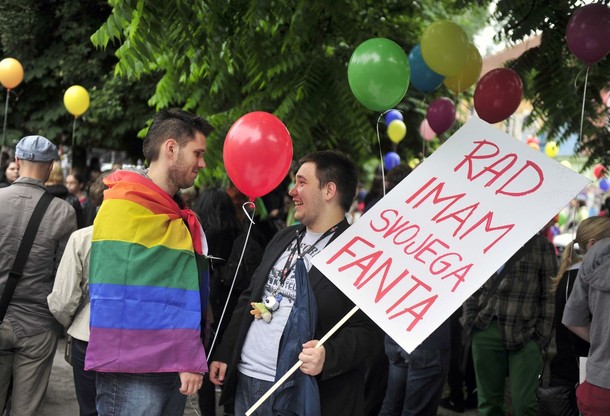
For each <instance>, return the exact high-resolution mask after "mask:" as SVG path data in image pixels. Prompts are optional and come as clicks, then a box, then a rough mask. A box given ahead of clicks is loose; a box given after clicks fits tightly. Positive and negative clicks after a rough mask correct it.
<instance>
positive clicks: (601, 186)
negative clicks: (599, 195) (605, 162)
mask: <svg viewBox="0 0 610 416" xmlns="http://www.w3.org/2000/svg"><path fill="white" fill-rule="evenodd" d="M599 189H601V190H602V191H604V192H606V191H607V190H608V189H610V183H608V179H606V178H601V179H600V180H599Z"/></svg>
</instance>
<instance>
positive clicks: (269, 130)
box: [222, 111, 292, 200]
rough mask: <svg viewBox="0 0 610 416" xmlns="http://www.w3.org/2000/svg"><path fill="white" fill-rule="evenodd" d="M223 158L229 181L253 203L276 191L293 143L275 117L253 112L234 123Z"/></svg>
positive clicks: (289, 157) (282, 176) (287, 167)
mask: <svg viewBox="0 0 610 416" xmlns="http://www.w3.org/2000/svg"><path fill="white" fill-rule="evenodd" d="M222 157H223V161H224V164H225V168H226V170H227V174H228V175H229V178H230V179H231V181H232V182H233V183H234V184H235V186H236V187H237V189H239V190H240V191H241V192H242V193H243V194H244V195H246V196H249V197H250V200H254V199H255V198H257V197H259V196H263V195H266V194H268V193H269V192H271V191H272V190H273V189H275V188H276V187H277V186H278V185H279V184H280V183H281V182H282V180H284V178H285V177H286V175H287V174H288V170H289V169H290V164H291V163H292V139H291V138H290V133H289V132H288V129H287V128H286V126H285V125H284V123H282V122H281V121H280V119H278V118H277V117H276V116H274V115H273V114H270V113H266V112H264V111H254V112H252V113H248V114H246V115H244V116H242V117H240V118H239V119H238V120H237V121H236V122H235V123H233V125H232V126H231V128H230V129H229V131H228V133H227V137H226V138H225V142H224V147H223V152H222Z"/></svg>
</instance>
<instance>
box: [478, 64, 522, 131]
mask: <svg viewBox="0 0 610 416" xmlns="http://www.w3.org/2000/svg"><path fill="white" fill-rule="evenodd" d="M522 98H523V82H522V81H521V78H520V77H519V74H517V73H516V72H515V71H513V70H512V69H510V68H496V69H493V70H491V71H489V72H488V73H487V74H485V75H483V77H482V78H481V79H480V80H479V82H477V88H476V89H475V90H474V109H475V110H476V111H477V114H478V115H479V117H480V118H481V119H483V120H485V121H486V122H488V123H490V124H494V123H499V122H500V121H502V120H505V119H506V118H508V117H509V116H510V115H511V114H512V113H514V112H515V111H516V110H517V108H518V107H519V104H520V103H521V99H522Z"/></svg>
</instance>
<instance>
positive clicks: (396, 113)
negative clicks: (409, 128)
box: [384, 110, 403, 126]
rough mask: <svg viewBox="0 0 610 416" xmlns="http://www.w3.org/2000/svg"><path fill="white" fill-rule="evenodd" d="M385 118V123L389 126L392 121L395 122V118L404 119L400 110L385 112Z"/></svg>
mask: <svg viewBox="0 0 610 416" xmlns="http://www.w3.org/2000/svg"><path fill="white" fill-rule="evenodd" d="M384 119H385V125H386V126H389V125H390V123H391V122H393V121H394V120H400V121H402V120H403V118H402V113H401V112H400V111H398V110H390V111H388V112H387V113H385V116H384Z"/></svg>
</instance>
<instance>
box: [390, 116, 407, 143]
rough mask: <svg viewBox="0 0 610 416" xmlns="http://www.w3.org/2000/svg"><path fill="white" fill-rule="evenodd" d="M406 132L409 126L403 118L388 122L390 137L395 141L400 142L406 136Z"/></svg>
mask: <svg viewBox="0 0 610 416" xmlns="http://www.w3.org/2000/svg"><path fill="white" fill-rule="evenodd" d="M405 134H407V126H405V123H404V122H403V121H402V120H393V121H392V122H391V123H390V124H388V137H389V138H390V140H392V141H393V142H394V143H400V141H401V140H402V139H404V138H405Z"/></svg>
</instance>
